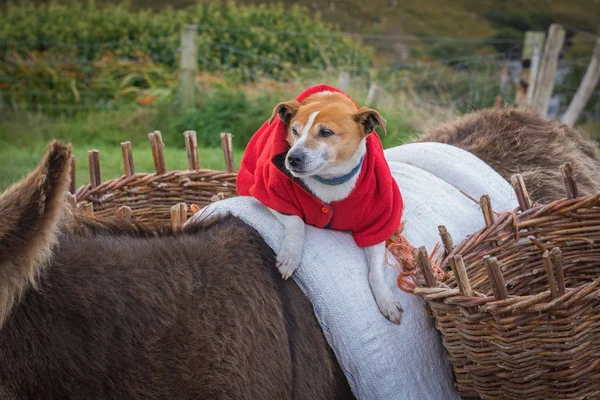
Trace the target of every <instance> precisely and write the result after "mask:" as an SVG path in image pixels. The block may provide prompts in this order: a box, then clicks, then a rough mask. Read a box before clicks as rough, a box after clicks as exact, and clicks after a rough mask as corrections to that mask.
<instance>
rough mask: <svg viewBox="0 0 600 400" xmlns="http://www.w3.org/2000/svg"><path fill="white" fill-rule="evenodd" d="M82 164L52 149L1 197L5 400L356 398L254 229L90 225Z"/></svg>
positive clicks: (0, 336) (65, 149)
mask: <svg viewBox="0 0 600 400" xmlns="http://www.w3.org/2000/svg"><path fill="white" fill-rule="evenodd" d="M70 157H71V148H70V147H69V146H65V145H63V144H60V143H57V142H55V143H53V144H51V145H50V147H49V149H48V151H47V153H46V155H45V157H44V159H43V161H42V162H41V164H40V165H39V166H38V168H37V169H36V170H35V171H34V172H33V173H31V174H30V175H29V176H27V177H26V178H25V179H23V180H22V181H21V182H19V183H17V184H15V185H14V186H13V187H11V188H9V189H8V190H7V191H6V192H5V193H4V194H3V195H1V196H0V398H1V399H184V400H185V399H219V398H223V399H225V398H227V399H346V398H353V396H352V394H351V391H350V388H349V386H348V383H347V381H346V379H345V377H344V374H343V372H342V371H341V369H340V367H339V365H338V364H337V362H336V360H335V357H334V354H333V352H332V350H331V349H330V347H329V346H328V344H327V342H326V340H325V338H324V336H323V334H322V332H321V329H320V327H319V325H318V323H317V321H316V319H315V317H314V314H313V311H312V307H311V305H310V303H309V302H308V300H307V299H306V297H305V296H304V295H303V293H302V292H301V291H300V289H299V288H298V286H296V284H295V283H294V282H293V281H291V280H290V281H284V280H282V279H281V277H280V276H279V275H278V273H277V268H276V267H275V255H274V253H273V251H272V250H271V249H270V248H269V247H268V246H267V244H266V243H265V242H264V241H263V239H262V238H261V237H260V236H259V235H258V233H257V232H256V231H255V230H254V229H252V228H250V227H249V226H248V225H246V224H244V223H243V222H241V221H240V220H239V219H236V218H233V217H230V216H225V217H220V218H216V219H212V220H209V221H205V222H203V223H198V224H195V225H191V226H187V227H186V228H185V230H184V231H183V232H173V231H170V230H166V229H155V228H148V227H144V226H140V225H136V224H134V223H130V222H124V221H121V222H119V221H116V220H115V221H109V220H100V219H94V218H90V217H84V216H81V215H79V214H77V213H74V212H72V210H71V209H70V208H69V207H68V205H67V202H66V201H65V196H64V193H65V190H66V188H67V185H68V182H69V165H70V162H69V160H70Z"/></svg>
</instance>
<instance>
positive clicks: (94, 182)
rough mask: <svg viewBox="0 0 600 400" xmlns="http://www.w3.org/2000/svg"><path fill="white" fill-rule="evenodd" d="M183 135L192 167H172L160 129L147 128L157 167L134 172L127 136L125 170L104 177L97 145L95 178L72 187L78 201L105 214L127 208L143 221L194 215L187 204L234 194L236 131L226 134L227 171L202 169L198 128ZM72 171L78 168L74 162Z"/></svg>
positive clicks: (92, 157)
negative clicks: (234, 133) (169, 167)
mask: <svg viewBox="0 0 600 400" xmlns="http://www.w3.org/2000/svg"><path fill="white" fill-rule="evenodd" d="M184 136H185V142H186V149H187V158H188V168H189V169H188V170H186V171H171V172H169V171H167V168H166V165H165V158H164V153H163V142H162V138H161V135H160V132H158V131H156V132H152V133H150V134H148V137H149V139H150V145H151V149H152V156H153V158H154V165H155V167H156V172H155V173H149V174H148V173H135V166H134V163H133V157H132V153H131V143H130V142H124V143H122V144H121V150H122V153H123V166H124V171H125V174H124V175H122V176H121V177H119V178H117V179H112V180H108V181H105V182H102V181H101V178H100V177H101V175H100V155H99V153H98V151H97V150H90V151H89V152H88V162H89V169H90V184H88V185H85V186H82V187H80V188H79V189H77V190H75V187H74V186H72V187H71V192H72V193H73V195H74V196H75V201H76V202H77V204H78V207H79V208H82V209H83V210H84V211H85V212H93V213H94V214H96V215H100V216H112V215H115V214H122V215H124V216H127V217H131V218H134V219H135V220H136V221H139V222H142V223H151V224H157V225H166V224H169V223H174V224H175V225H178V224H182V223H183V222H185V220H186V219H187V218H188V217H189V216H190V215H191V210H188V208H187V204H191V203H193V204H197V205H198V206H200V207H202V206H205V205H208V204H209V203H211V202H212V201H215V200H217V199H223V198H227V197H231V196H235V195H236V190H235V180H236V176H237V174H236V173H235V163H234V159H233V148H232V141H231V139H232V138H231V134H228V133H222V134H221V145H222V147H223V154H224V157H225V165H226V169H227V171H215V170H210V169H200V167H199V161H198V146H197V141H196V132H194V131H186V132H185V133H184ZM73 162H74V159H73ZM71 173H72V174H74V173H75V168H74V166H73V167H72V168H71ZM71 182H75V176H72V177H71ZM175 217H177V219H176V220H174V218H175Z"/></svg>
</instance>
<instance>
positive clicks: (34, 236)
mask: <svg viewBox="0 0 600 400" xmlns="http://www.w3.org/2000/svg"><path fill="white" fill-rule="evenodd" d="M70 159H71V146H65V145H63V144H61V143H58V142H53V143H52V144H51V145H50V146H49V147H48V150H47V152H46V155H45V156H44V159H43V160H42V162H41V163H40V165H39V166H38V167H37V168H36V170H35V171H33V172H32V173H31V174H29V175H28V176H27V177H25V178H23V179H22V180H21V181H19V182H17V183H16V184H14V185H13V186H12V187H10V188H8V189H7V190H6V191H5V192H4V193H3V194H2V195H0V326H2V323H3V322H4V320H5V319H6V317H7V316H8V314H9V312H10V309H11V307H12V306H13V304H14V302H15V301H16V300H17V299H18V298H19V296H20V295H21V294H22V293H23V291H24V289H25V288H26V287H27V285H28V284H35V277H36V275H37V273H38V271H39V270H40V268H41V266H42V265H44V263H45V262H46V261H47V259H48V258H49V257H50V255H51V252H52V247H53V245H54V243H55V241H56V236H57V225H58V222H59V220H60V217H61V216H62V215H63V211H64V208H65V207H64V202H65V190H66V188H67V185H68V184H69V179H70V178H69V169H70V164H71V163H70Z"/></svg>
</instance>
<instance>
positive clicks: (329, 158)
mask: <svg viewBox="0 0 600 400" xmlns="http://www.w3.org/2000/svg"><path fill="white" fill-rule="evenodd" d="M276 115H277V116H279V119H281V120H282V121H283V122H284V123H285V125H286V127H287V131H288V135H287V138H286V140H287V141H288V143H289V144H290V150H289V152H288V154H287V157H286V160H285V166H286V168H287V169H288V170H289V171H290V172H291V173H292V174H293V175H294V176H297V177H305V176H311V175H317V174H320V173H323V172H326V170H327V169H328V168H330V167H334V166H337V165H339V164H341V163H343V162H344V161H345V160H348V159H349V158H351V157H352V156H353V155H354V154H355V153H356V151H357V149H358V147H359V145H360V143H361V141H363V139H365V138H366V137H367V136H368V135H369V134H371V133H372V132H373V131H374V130H375V128H377V127H378V126H380V127H381V128H382V129H383V132H384V133H385V120H384V119H383V117H382V116H381V115H380V114H379V113H378V112H377V111H375V110H371V109H369V108H365V107H363V108H360V109H359V110H357V109H356V106H355V105H354V103H353V102H352V101H351V100H350V99H349V98H348V97H347V96H345V95H344V94H342V93H334V92H321V93H317V94H314V95H312V96H309V97H307V98H306V99H305V100H304V101H302V102H298V101H296V100H291V101H285V102H282V103H279V104H278V105H277V106H276V107H275V109H274V110H273V115H272V116H271V120H270V121H271V122H272V121H273V119H274V118H275V116H276Z"/></svg>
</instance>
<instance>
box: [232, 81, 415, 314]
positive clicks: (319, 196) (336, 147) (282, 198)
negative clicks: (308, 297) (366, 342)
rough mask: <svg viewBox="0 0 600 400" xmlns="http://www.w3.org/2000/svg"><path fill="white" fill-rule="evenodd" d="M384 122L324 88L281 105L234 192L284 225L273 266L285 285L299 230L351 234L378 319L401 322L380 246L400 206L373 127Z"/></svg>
mask: <svg viewBox="0 0 600 400" xmlns="http://www.w3.org/2000/svg"><path fill="white" fill-rule="evenodd" d="M377 127H381V129H382V130H383V132H384V134H385V133H386V131H385V119H384V118H383V117H382V116H381V115H380V114H379V112H377V111H376V110H373V109H369V108H365V107H362V108H359V107H358V106H357V105H356V103H355V102H354V101H353V100H352V99H351V98H350V97H349V96H348V95H346V94H345V93H343V92H341V91H340V90H337V89H335V88H333V87H330V86H327V85H319V86H314V87H311V88H309V89H307V90H305V91H304V92H303V93H302V94H300V95H299V96H298V97H297V98H296V99H294V100H290V101H285V102H282V103H279V104H278V105H277V106H275V108H274V109H273V114H272V116H271V118H270V119H269V120H268V121H267V122H265V124H264V125H263V126H262V127H261V128H260V129H259V130H258V131H257V133H256V134H255V135H254V136H253V137H252V139H251V140H250V142H249V143H248V146H247V148H246V151H245V152H244V157H243V159H242V162H241V166H240V170H239V172H238V178H237V192H238V194H239V195H242V196H244V195H248V196H253V197H255V198H257V199H258V200H259V201H260V202H261V203H263V204H264V205H266V206H267V207H269V208H270V210H271V211H272V212H273V214H274V215H275V216H276V217H277V219H278V220H279V221H280V223H281V224H282V225H283V227H284V231H285V234H284V238H283V244H282V246H281V249H280V251H279V253H278V254H277V267H278V269H279V272H280V273H281V275H282V277H283V278H284V279H288V278H289V277H290V276H292V274H293V273H294V271H296V269H297V268H298V266H299V265H300V260H301V257H302V250H303V246H304V235H305V224H310V225H314V226H316V227H319V228H330V229H335V230H342V231H351V232H352V235H353V238H354V240H355V242H356V243H357V245H359V246H360V247H363V248H364V249H365V252H366V256H367V261H368V265H369V276H368V279H369V284H370V287H371V291H372V293H373V296H374V298H375V301H376V303H377V305H378V307H379V310H380V311H381V313H382V314H383V315H384V316H385V317H386V318H388V319H389V320H390V321H392V322H394V323H396V324H399V323H400V320H401V317H402V307H401V306H400V305H399V304H398V303H397V302H396V301H395V299H394V296H393V293H392V290H391V289H390V287H389V286H388V284H387V283H386V281H385V279H384V272H385V268H386V263H385V252H386V247H385V242H386V240H387V239H389V238H390V237H391V236H392V235H393V234H394V233H395V232H396V231H397V230H398V229H399V227H400V222H401V216H402V208H403V202H402V197H401V195H400V190H399V188H398V186H397V184H396V182H395V180H394V179H393V178H392V175H391V172H390V169H389V166H388V165H387V162H386V161H385V158H384V156H383V147H382V145H381V141H380V140H379V137H378V136H377V134H376V133H375V128H377Z"/></svg>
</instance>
